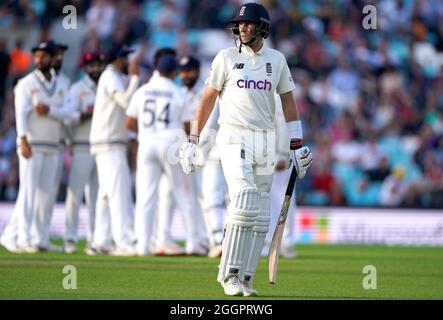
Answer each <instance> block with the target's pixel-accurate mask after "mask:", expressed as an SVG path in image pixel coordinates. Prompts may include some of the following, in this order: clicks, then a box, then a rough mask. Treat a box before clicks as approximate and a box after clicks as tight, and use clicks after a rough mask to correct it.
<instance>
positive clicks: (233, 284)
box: [221, 275, 243, 296]
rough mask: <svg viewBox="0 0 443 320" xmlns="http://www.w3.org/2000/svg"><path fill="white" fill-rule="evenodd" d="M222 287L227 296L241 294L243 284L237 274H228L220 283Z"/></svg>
mask: <svg viewBox="0 0 443 320" xmlns="http://www.w3.org/2000/svg"><path fill="white" fill-rule="evenodd" d="M221 285H222V287H223V288H224V289H225V294H226V295H228V296H242V295H243V286H242V284H241V281H240V279H239V278H238V277H237V276H232V275H231V276H229V277H228V278H226V279H225V280H223V281H222V283H221Z"/></svg>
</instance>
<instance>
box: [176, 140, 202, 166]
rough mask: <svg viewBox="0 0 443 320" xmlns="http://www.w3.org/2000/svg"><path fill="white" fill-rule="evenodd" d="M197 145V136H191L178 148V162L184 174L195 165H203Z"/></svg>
mask: <svg viewBox="0 0 443 320" xmlns="http://www.w3.org/2000/svg"><path fill="white" fill-rule="evenodd" d="M197 145H198V137H193V136H191V138H190V139H189V141H188V142H185V143H183V145H182V146H181V148H180V150H179V156H180V164H181V166H182V168H183V172H184V173H186V174H191V173H192V172H194V170H195V168H196V167H198V166H202V165H203V162H204V159H203V156H202V153H201V150H199V149H198V147H197Z"/></svg>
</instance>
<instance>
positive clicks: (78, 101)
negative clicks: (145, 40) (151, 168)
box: [64, 52, 111, 253]
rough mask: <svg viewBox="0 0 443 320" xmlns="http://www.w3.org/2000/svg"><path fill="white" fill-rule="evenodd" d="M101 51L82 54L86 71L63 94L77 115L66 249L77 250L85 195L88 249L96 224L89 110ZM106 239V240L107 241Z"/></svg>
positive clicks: (94, 169)
mask: <svg viewBox="0 0 443 320" xmlns="http://www.w3.org/2000/svg"><path fill="white" fill-rule="evenodd" d="M103 63H104V54H102V53H100V52H90V53H87V54H85V55H84V57H83V65H84V71H85V72H86V74H85V75H84V76H83V78H82V79H80V80H79V81H77V82H75V83H74V84H73V85H72V87H71V88H70V90H69V93H68V95H67V98H66V104H67V107H68V108H69V109H70V110H74V111H76V112H77V114H78V115H79V116H78V118H77V119H75V121H73V122H72V123H71V126H72V127H73V136H72V142H71V144H72V163H71V170H70V172H69V179H68V188H67V194H66V203H65V211H66V233H65V246H64V249H65V250H64V251H65V252H66V253H73V252H75V251H76V245H77V241H78V234H77V229H78V213H79V209H80V205H81V203H82V202H83V194H84V195H85V200H86V204H87V206H88V211H89V219H88V232H87V235H86V240H87V243H88V245H87V250H88V249H89V248H88V247H89V244H90V243H91V242H92V237H93V233H94V225H95V206H96V200H97V190H98V178H97V167H96V165H95V161H94V157H93V156H92V155H91V153H90V145H89V135H90V132H91V123H92V114H93V111H94V102H95V94H96V91H97V83H98V79H99V78H100V75H101V73H102V71H103ZM110 241H111V239H110V234H109V239H108V240H107V241H106V242H108V243H109V242H110Z"/></svg>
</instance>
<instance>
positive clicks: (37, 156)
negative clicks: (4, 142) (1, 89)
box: [1, 41, 67, 253]
mask: <svg viewBox="0 0 443 320" xmlns="http://www.w3.org/2000/svg"><path fill="white" fill-rule="evenodd" d="M32 51H33V53H34V64H35V66H36V69H35V70H34V71H32V72H31V73H29V74H28V75H26V76H25V77H23V78H22V79H20V80H19V82H18V83H17V85H16V87H15V89H14V94H15V114H16V125H17V147H18V148H17V153H18V156H19V173H20V187H19V193H18V197H17V201H16V205H15V208H14V211H13V214H12V216H11V218H10V221H9V223H8V225H7V226H6V228H5V230H4V232H3V234H2V237H1V243H2V244H3V245H4V246H5V247H6V248H8V250H10V251H15V252H30V253H31V252H37V251H46V250H51V251H53V250H54V245H52V244H51V243H50V242H49V238H48V232H47V231H48V229H49V226H48V224H49V221H50V216H51V214H52V210H53V207H52V205H53V202H52V199H53V197H54V195H53V192H54V188H53V186H54V184H55V179H56V176H55V174H56V172H55V170H54V168H56V167H57V165H58V146H59V139H60V130H61V121H60V120H59V119H61V118H63V117H65V116H66V114H67V113H66V110H64V108H63V95H64V92H63V90H62V89H61V88H59V86H58V85H59V84H58V81H57V77H56V75H55V71H54V69H52V68H51V62H52V58H53V55H54V53H55V45H54V43H53V42H50V41H48V42H43V43H40V44H39V46H37V47H35V48H33V49H32Z"/></svg>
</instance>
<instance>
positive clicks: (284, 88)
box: [276, 56, 295, 94]
mask: <svg viewBox="0 0 443 320" xmlns="http://www.w3.org/2000/svg"><path fill="white" fill-rule="evenodd" d="M282 60H283V61H282V64H283V67H282V71H281V73H280V80H279V81H278V84H277V89H276V91H277V93H278V94H283V93H286V92H289V91H292V90H294V89H295V85H294V80H293V79H292V76H291V71H290V70H289V67H288V64H287V63H286V59H285V58H284V57H283V56H282Z"/></svg>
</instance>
